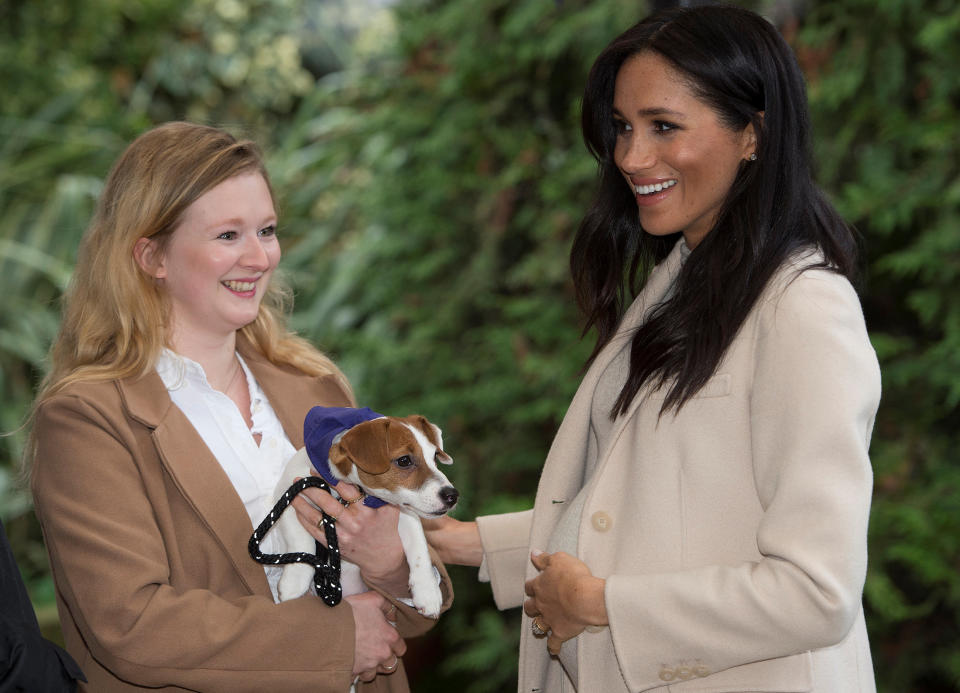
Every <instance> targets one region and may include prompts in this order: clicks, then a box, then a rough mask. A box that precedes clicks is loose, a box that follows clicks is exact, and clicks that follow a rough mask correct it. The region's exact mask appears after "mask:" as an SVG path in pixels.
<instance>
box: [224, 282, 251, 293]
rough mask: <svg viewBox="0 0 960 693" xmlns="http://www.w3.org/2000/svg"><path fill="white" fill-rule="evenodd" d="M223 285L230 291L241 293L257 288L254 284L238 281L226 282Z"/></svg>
mask: <svg viewBox="0 0 960 693" xmlns="http://www.w3.org/2000/svg"><path fill="white" fill-rule="evenodd" d="M223 285H224V286H225V287H227V288H228V289H232V290H233V291H240V292H243V291H253V289H254V288H255V287H256V286H257V285H256V284H255V283H254V282H237V281H225V282H224V283H223Z"/></svg>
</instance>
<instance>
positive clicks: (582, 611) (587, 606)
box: [570, 575, 610, 626]
mask: <svg viewBox="0 0 960 693" xmlns="http://www.w3.org/2000/svg"><path fill="white" fill-rule="evenodd" d="M606 585H607V583H606V580H603V579H602V578H598V577H594V576H592V575H587V576H584V577H581V578H579V579H578V580H576V582H574V585H573V590H574V594H573V595H572V596H573V599H571V600H570V603H571V604H574V605H576V607H575V608H576V616H577V618H578V619H579V620H580V621H582V622H583V624H584V625H587V626H606V625H609V623H610V621H609V619H608V618H607V603H606V600H605V598H604V590H605V588H606Z"/></svg>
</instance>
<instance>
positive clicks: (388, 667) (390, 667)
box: [383, 655, 400, 671]
mask: <svg viewBox="0 0 960 693" xmlns="http://www.w3.org/2000/svg"><path fill="white" fill-rule="evenodd" d="M399 663H400V658H399V657H397V655H393V664H391V665H390V666H387V665H386V664H384V665H383V670H384V671H393V670H394V669H396V668H397V665H398V664H399Z"/></svg>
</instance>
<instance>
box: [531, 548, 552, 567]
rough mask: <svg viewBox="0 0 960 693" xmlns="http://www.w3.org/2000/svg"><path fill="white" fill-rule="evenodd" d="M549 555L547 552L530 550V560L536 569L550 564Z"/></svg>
mask: <svg viewBox="0 0 960 693" xmlns="http://www.w3.org/2000/svg"><path fill="white" fill-rule="evenodd" d="M550 556H551V554H549V553H544V552H543V551H540V550H539V549H534V550H533V551H531V552H530V561H531V562H532V563H533V565H534V567H536V569H537V570H545V569H546V568H547V566H548V565H550Z"/></svg>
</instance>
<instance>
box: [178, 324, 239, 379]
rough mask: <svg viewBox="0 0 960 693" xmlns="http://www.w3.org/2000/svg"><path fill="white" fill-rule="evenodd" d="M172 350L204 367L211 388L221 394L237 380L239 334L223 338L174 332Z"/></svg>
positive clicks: (231, 334)
mask: <svg viewBox="0 0 960 693" xmlns="http://www.w3.org/2000/svg"><path fill="white" fill-rule="evenodd" d="M170 348H171V349H173V350H174V351H175V352H177V353H178V354H180V355H181V356H186V357H187V358H188V359H190V360H192V361H196V362H197V363H199V364H200V365H201V366H202V367H203V372H204V374H205V375H206V376H207V382H208V383H210V386H211V387H212V388H214V389H216V390H220V391H221V392H223V391H225V390H226V388H228V387H229V386H230V384H231V382H232V381H233V380H235V379H236V376H237V371H238V370H240V362H239V361H238V360H237V333H236V332H231V333H230V334H228V335H224V336H223V337H222V338H218V339H211V338H209V337H196V336H191V335H188V334H186V333H185V332H182V331H180V332H178V331H177V330H174V334H173V335H172V338H171V340H170Z"/></svg>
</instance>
